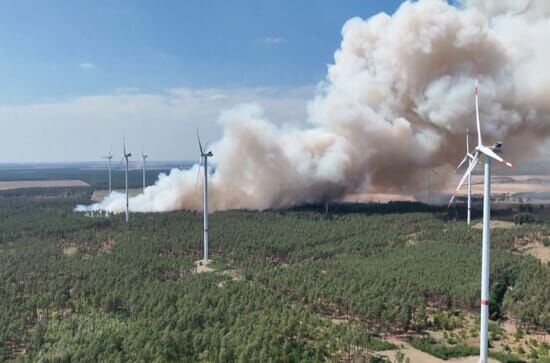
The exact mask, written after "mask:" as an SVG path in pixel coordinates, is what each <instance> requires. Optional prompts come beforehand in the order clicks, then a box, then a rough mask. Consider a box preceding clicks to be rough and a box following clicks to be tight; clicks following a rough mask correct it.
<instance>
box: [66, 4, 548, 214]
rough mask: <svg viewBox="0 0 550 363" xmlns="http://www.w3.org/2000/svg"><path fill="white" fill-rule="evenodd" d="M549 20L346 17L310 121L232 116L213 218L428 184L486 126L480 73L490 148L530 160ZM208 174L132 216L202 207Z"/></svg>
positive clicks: (421, 8)
mask: <svg viewBox="0 0 550 363" xmlns="http://www.w3.org/2000/svg"><path fill="white" fill-rule="evenodd" d="M549 25H550V5H549V4H548V2H546V1H544V0H534V1H525V2H522V1H481V0H471V1H466V2H465V3H464V4H462V5H460V6H452V5H449V4H448V3H446V2H445V1H440V0H420V1H418V2H415V3H404V4H403V5H401V6H400V7H399V9H398V10H397V11H396V12H395V13H394V14H393V15H391V16H389V15H387V14H383V13H381V14H378V15H376V16H373V17H371V18H369V19H366V20H363V19H359V18H353V19H350V20H348V21H347V22H346V23H345V24H344V26H343V28H342V42H341V45H340V48H339V49H338V50H336V52H335V54H334V64H331V65H330V66H329V67H328V74H327V76H326V80H325V81H324V82H322V83H320V84H319V86H318V90H317V92H316V96H315V97H314V99H312V100H311V101H310V102H309V103H308V115H307V119H308V120H307V121H308V125H309V126H308V127H305V128H290V127H288V126H278V125H277V124H276V123H274V122H272V120H269V119H267V118H266V117H265V115H264V112H263V110H262V108H261V107H260V106H259V105H257V104H241V105H237V106H235V107H234V108H232V109H229V110H226V111H224V112H222V114H221V115H220V118H219V123H220V124H221V125H222V127H223V130H224V131H223V137H222V138H221V139H220V140H218V141H217V142H215V143H214V144H213V145H212V147H211V149H212V151H213V153H214V158H213V160H212V161H213V163H214V164H215V170H214V171H213V174H212V176H211V178H210V180H209V186H210V208H211V210H222V209H231V208H249V209H266V208H278V207H286V206H291V205H295V204H300V203H308V202H317V201H323V200H327V199H333V198H339V197H342V196H343V195H345V194H348V193H353V192H356V191H358V190H361V189H368V190H373V191H393V190H400V189H403V188H415V187H418V185H422V184H421V183H424V182H425V181H424V179H425V175H426V172H427V171H428V170H429V169H430V168H434V167H445V168H447V170H449V171H450V170H451V167H452V166H453V165H455V163H456V161H457V160H459V156H460V155H462V154H463V152H464V148H465V146H464V132H465V129H466V128H470V130H472V131H474V130H475V126H474V102H473V84H474V80H475V79H479V82H480V112H481V115H480V117H481V122H482V131H483V135H484V137H485V138H486V139H487V140H484V141H485V142H486V143H492V142H494V141H497V140H501V139H502V140H505V145H504V148H505V153H506V156H507V158H508V159H510V160H511V161H512V162H518V161H521V160H522V159H523V158H527V157H529V156H530V155H531V153H532V152H533V151H535V149H536V147H537V146H539V145H540V144H542V143H543V142H544V141H545V140H547V138H548V136H549V135H550V105H549V104H548V102H547V95H548V93H549V92H550V86H549V85H550V68H548V66H547V65H548V64H549V63H550V51H549V50H548V47H547V40H548V39H550V26H549ZM472 136H473V134H472ZM472 139H473V138H472ZM189 141H190V140H189ZM197 167H198V166H195V167H193V168H192V169H190V170H186V171H182V170H178V169H173V170H172V171H171V173H170V175H163V176H161V177H160V178H159V180H158V181H157V182H156V184H155V185H153V186H149V187H148V188H147V189H146V190H145V193H144V194H141V195H139V196H137V197H134V198H131V200H130V210H131V211H137V212H149V211H157V212H160V211H170V210H177V209H182V208H184V209H194V210H200V209H202V196H201V193H199V192H198V190H197V187H196V185H195V184H196V175H197ZM439 182H444V180H440V181H439ZM201 183H202V181H201V180H199V187H200V186H201V185H200V184H201ZM124 203H125V200H124V195H123V194H119V193H112V194H111V195H109V196H108V197H107V198H106V199H105V200H103V201H102V202H101V203H98V204H94V205H92V206H88V207H86V206H79V207H77V210H88V209H105V210H110V211H113V212H116V213H118V212H122V211H123V210H124Z"/></svg>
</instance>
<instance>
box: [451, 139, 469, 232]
mask: <svg viewBox="0 0 550 363" xmlns="http://www.w3.org/2000/svg"><path fill="white" fill-rule="evenodd" d="M468 134H469V131H468V129H466V155H465V156H464V159H462V161H461V162H460V164H458V166H457V167H456V169H457V170H458V169H460V167H461V166H462V165H464V163H465V162H466V161H468V167H470V165H472V160H473V159H474V156H473V155H472V154H470V142H469V141H468ZM454 199H455V195H453V196H452V197H451V200H450V201H449V207H450V206H451V204H452V203H453V200H454ZM471 222H472V174H471V173H470V174H468V213H467V217H466V223H467V224H468V226H469V225H470V224H471Z"/></svg>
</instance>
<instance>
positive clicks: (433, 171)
mask: <svg viewBox="0 0 550 363" xmlns="http://www.w3.org/2000/svg"><path fill="white" fill-rule="evenodd" d="M431 173H434V174H435V175H439V173H438V172H437V171H435V170H434V169H433V168H430V169H429V170H428V198H427V200H426V204H430V199H432V203H433V198H431V195H432V194H431V190H430V174H431Z"/></svg>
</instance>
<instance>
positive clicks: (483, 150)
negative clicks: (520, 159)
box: [478, 146, 513, 168]
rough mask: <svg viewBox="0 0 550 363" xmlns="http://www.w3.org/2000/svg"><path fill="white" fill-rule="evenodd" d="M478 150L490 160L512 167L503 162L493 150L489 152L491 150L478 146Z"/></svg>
mask: <svg viewBox="0 0 550 363" xmlns="http://www.w3.org/2000/svg"><path fill="white" fill-rule="evenodd" d="M478 150H479V151H480V152H481V153H483V154H484V155H485V156H487V157H490V158H492V159H495V160H496V161H499V162H501V163H503V164H506V165H507V166H509V167H510V168H512V167H513V165H512V163H511V162H509V161H506V160H504V159H503V158H501V157H500V156H499V155H498V154H497V153H495V152H494V151H493V150H491V148H488V147H487V146H480V147H479V148H478Z"/></svg>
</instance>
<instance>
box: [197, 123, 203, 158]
mask: <svg viewBox="0 0 550 363" xmlns="http://www.w3.org/2000/svg"><path fill="white" fill-rule="evenodd" d="M197 140H198V142H199V149H200V150H201V155H202V154H204V151H203V150H202V144H201V137H200V136H199V129H197ZM201 162H202V161H201Z"/></svg>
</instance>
